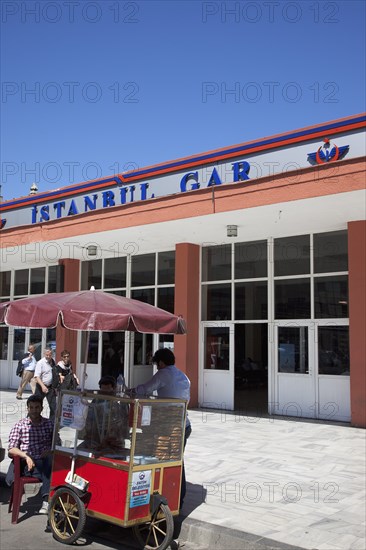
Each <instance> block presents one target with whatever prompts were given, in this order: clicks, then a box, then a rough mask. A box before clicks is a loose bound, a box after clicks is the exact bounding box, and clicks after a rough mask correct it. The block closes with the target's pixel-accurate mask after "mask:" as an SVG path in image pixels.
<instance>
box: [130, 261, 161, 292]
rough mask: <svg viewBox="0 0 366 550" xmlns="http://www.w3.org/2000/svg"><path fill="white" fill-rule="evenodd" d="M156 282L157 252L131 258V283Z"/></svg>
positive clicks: (140, 284)
mask: <svg viewBox="0 0 366 550" xmlns="http://www.w3.org/2000/svg"><path fill="white" fill-rule="evenodd" d="M154 284H155V254H142V255H141V256H132V258H131V285H132V286H147V285H154Z"/></svg>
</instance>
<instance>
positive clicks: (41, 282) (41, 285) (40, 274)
mask: <svg viewBox="0 0 366 550" xmlns="http://www.w3.org/2000/svg"><path fill="white" fill-rule="evenodd" d="M30 280H31V283H30V293H31V294H44V291H45V284H46V268H45V267H37V268H36V269H31V270H30Z"/></svg>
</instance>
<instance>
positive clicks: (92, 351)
mask: <svg viewBox="0 0 366 550" xmlns="http://www.w3.org/2000/svg"><path fill="white" fill-rule="evenodd" d="M86 338H87V334H86V333H84V334H83V337H82V339H81V346H80V364H81V371H83V370H84V361H85V344H86ZM98 346H99V332H98V331H97V330H91V331H90V332H89V349H88V360H87V362H88V363H91V364H98Z"/></svg>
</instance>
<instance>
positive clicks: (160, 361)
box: [130, 348, 192, 507]
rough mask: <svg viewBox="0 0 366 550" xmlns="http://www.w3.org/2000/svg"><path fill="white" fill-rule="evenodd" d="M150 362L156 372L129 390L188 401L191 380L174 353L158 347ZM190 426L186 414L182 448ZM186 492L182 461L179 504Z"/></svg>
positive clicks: (138, 393)
mask: <svg viewBox="0 0 366 550" xmlns="http://www.w3.org/2000/svg"><path fill="white" fill-rule="evenodd" d="M152 362H153V363H155V364H156V366H157V369H158V370H157V372H156V374H154V376H153V377H152V378H151V379H150V380H149V381H148V382H146V383H145V384H139V385H138V386H136V388H133V389H132V390H130V392H132V393H136V394H137V395H152V394H153V393H154V391H156V392H157V394H158V397H163V398H164V397H172V398H176V399H184V400H185V401H187V405H188V403H189V400H190V397H191V393H190V387H191V382H190V380H189V378H188V376H186V375H185V374H184V372H182V371H181V370H179V369H178V368H177V367H176V366H175V356H174V353H173V352H172V351H171V350H170V349H168V348H163V349H159V350H157V351H156V352H155V353H154V356H153V358H152ZM191 432H192V428H191V423H190V421H189V418H188V415H187V416H186V429H185V435H184V448H185V446H186V443H187V439H188V438H189V436H190V435H191ZM185 494H186V476H185V471H184V463H183V469H182V484H181V491H180V506H181V507H182V505H183V500H184V497H185Z"/></svg>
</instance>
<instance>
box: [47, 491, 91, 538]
mask: <svg viewBox="0 0 366 550" xmlns="http://www.w3.org/2000/svg"><path fill="white" fill-rule="evenodd" d="M85 521H86V513H85V507H84V504H83V502H82V500H81V499H80V497H78V495H77V494H76V493H75V492H74V491H72V490H71V489H69V488H68V487H60V488H59V489H57V491H56V492H55V493H54V495H53V497H52V499H51V502H50V508H49V522H50V526H51V530H52V533H53V536H54V537H55V539H56V540H57V541H58V542H63V543H64V544H72V543H73V542H75V541H76V540H77V539H78V538H79V537H80V535H81V533H82V531H83V529H84V527H85Z"/></svg>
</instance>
